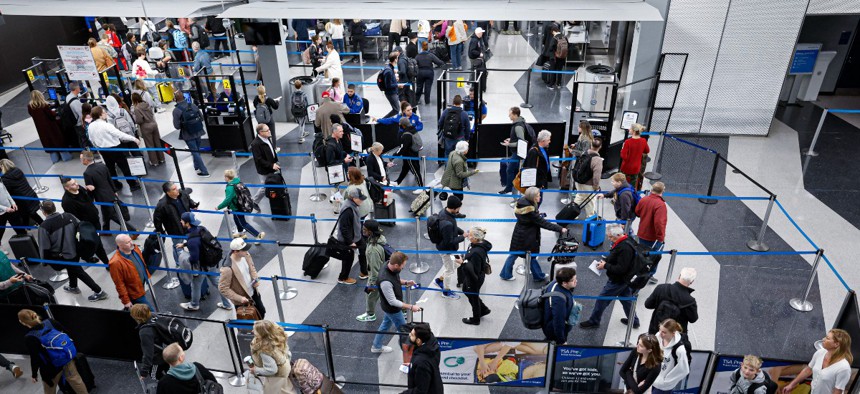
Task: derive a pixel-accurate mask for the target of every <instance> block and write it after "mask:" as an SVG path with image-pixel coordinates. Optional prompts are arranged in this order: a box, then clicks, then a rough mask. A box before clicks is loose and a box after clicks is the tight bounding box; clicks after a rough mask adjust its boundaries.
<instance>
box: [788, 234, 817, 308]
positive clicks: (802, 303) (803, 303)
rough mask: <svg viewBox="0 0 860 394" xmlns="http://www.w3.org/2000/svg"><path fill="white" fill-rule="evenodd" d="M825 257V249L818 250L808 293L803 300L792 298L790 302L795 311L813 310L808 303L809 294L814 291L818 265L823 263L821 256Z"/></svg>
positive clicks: (810, 276) (807, 289)
mask: <svg viewBox="0 0 860 394" xmlns="http://www.w3.org/2000/svg"><path fill="white" fill-rule="evenodd" d="M823 255H824V249H818V251H817V252H816V253H815V260H813V261H812V273H811V274H810V275H809V283H807V284H806V291H805V292H804V293H803V299H800V298H792V299H791V300H789V301H788V305H790V306H791V307H792V308H794V310H796V311H799V312H809V311H811V310H812V309H813V306H812V303H811V302H809V301H807V299H808V298H809V292H810V291H811V290H812V282H814V281H815V276H816V275H818V263H820V262H821V256H823Z"/></svg>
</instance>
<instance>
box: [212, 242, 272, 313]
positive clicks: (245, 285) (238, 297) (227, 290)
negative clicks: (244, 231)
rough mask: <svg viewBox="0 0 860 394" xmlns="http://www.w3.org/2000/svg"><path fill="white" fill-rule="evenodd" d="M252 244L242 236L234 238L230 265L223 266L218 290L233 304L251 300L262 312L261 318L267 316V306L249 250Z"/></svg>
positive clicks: (231, 244) (246, 303) (244, 303)
mask: <svg viewBox="0 0 860 394" xmlns="http://www.w3.org/2000/svg"><path fill="white" fill-rule="evenodd" d="M249 249H251V244H249V243H247V242H245V240H244V239H242V238H234V239H233V241H232V242H230V265H229V266H227V267H221V278H220V279H218V291H219V292H221V295H223V296H224V297H227V299H228V300H230V302H232V303H233V305H236V306H239V305H248V303H250V302H251V301H253V302H254V306H255V307H257V311H259V312H260V318H261V319H262V318H265V316H266V308H265V307H264V306H263V300H262V299H261V298H260V293H259V292H258V291H257V287H258V286H259V285H260V279H259V276H258V275H257V269H256V268H254V260H253V259H251V254H250V253H248V250H249Z"/></svg>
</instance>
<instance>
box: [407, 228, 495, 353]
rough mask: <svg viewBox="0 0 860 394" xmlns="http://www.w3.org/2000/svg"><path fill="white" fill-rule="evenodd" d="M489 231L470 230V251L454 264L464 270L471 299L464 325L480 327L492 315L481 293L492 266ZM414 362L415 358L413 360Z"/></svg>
mask: <svg viewBox="0 0 860 394" xmlns="http://www.w3.org/2000/svg"><path fill="white" fill-rule="evenodd" d="M486 236H487V229H485V228H483V227H472V228H470V229H469V232H468V238H469V250H468V251H467V252H466V255H465V256H463V257H462V258H461V257H460V256H455V257H454V262H456V263H457V265H458V266H459V267H461V268H462V269H463V293H465V294H466V298H468V299H469V305H470V306H471V307H472V317H464V318H463V323H466V324H470V325H474V326H477V325H480V324H481V318H482V317H484V316H486V315H489V314H490V308H487V306H486V305H484V302H483V301H481V297H480V294H479V293H480V292H481V287H482V286H483V285H484V277H485V276H486V272H487V271H486V266H488V265H489V264H490V258H489V257H488V256H487V253H489V252H490V250H492V249H493V244H491V243H490V241H487V240H486V239H485V238H486ZM413 360H414V358H413Z"/></svg>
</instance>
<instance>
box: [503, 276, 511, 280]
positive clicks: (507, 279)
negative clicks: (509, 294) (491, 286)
mask: <svg viewBox="0 0 860 394" xmlns="http://www.w3.org/2000/svg"><path fill="white" fill-rule="evenodd" d="M502 280H506V281H512V280H514V277H513V276H512V277H510V278H502Z"/></svg>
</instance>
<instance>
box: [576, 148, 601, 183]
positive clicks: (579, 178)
mask: <svg viewBox="0 0 860 394" xmlns="http://www.w3.org/2000/svg"><path fill="white" fill-rule="evenodd" d="M595 156H597V153H588V154H584V155H582V156H579V157H578V158H577V159H576V162H574V163H573V180H574V181H576V183H582V184H585V183H588V182H591V179H592V178H594V172H593V171H592V170H591V159H592V158H593V157H595Z"/></svg>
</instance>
